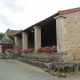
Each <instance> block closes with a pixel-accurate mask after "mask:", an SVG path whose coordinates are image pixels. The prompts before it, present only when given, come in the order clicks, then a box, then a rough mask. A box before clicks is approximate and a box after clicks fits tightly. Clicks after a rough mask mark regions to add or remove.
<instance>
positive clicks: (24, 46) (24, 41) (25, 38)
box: [22, 32, 28, 50]
mask: <svg viewBox="0 0 80 80" xmlns="http://www.w3.org/2000/svg"><path fill="white" fill-rule="evenodd" d="M24 49H28V33H26V32H22V50H24Z"/></svg>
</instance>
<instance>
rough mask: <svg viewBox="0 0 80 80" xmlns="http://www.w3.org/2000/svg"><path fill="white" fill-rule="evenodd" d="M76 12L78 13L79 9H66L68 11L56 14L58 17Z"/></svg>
mask: <svg viewBox="0 0 80 80" xmlns="http://www.w3.org/2000/svg"><path fill="white" fill-rule="evenodd" d="M77 11H80V7H79V8H73V9H68V10H63V11H58V13H59V14H60V15H62V14H68V13H72V12H77Z"/></svg>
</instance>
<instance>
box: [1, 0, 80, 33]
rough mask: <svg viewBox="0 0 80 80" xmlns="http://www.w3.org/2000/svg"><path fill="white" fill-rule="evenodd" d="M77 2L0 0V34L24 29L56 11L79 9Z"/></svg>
mask: <svg viewBox="0 0 80 80" xmlns="http://www.w3.org/2000/svg"><path fill="white" fill-rule="evenodd" d="M79 3H80V1H79V0H77V1H76V0H62V1H59V0H56V1H54V0H0V26H3V27H4V28H2V29H0V32H3V31H4V32H5V30H6V29H8V28H10V29H25V28H27V27H29V26H31V25H33V24H35V23H36V22H39V21H41V20H43V19H45V18H47V17H49V16H51V15H53V14H54V13H56V12H57V11H58V10H65V9H69V8H75V7H79V6H80V5H79Z"/></svg>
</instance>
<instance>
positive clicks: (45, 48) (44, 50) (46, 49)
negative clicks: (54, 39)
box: [43, 46, 51, 53]
mask: <svg viewBox="0 0 80 80" xmlns="http://www.w3.org/2000/svg"><path fill="white" fill-rule="evenodd" d="M43 52H46V53H50V52H51V46H46V47H44V49H43Z"/></svg>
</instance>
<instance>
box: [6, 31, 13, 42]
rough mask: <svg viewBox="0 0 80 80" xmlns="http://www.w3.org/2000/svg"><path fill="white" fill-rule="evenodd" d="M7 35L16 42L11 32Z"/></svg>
mask: <svg viewBox="0 0 80 80" xmlns="http://www.w3.org/2000/svg"><path fill="white" fill-rule="evenodd" d="M6 35H7V36H8V37H9V38H10V39H12V40H13V41H14V36H13V34H11V33H10V32H6Z"/></svg>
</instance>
